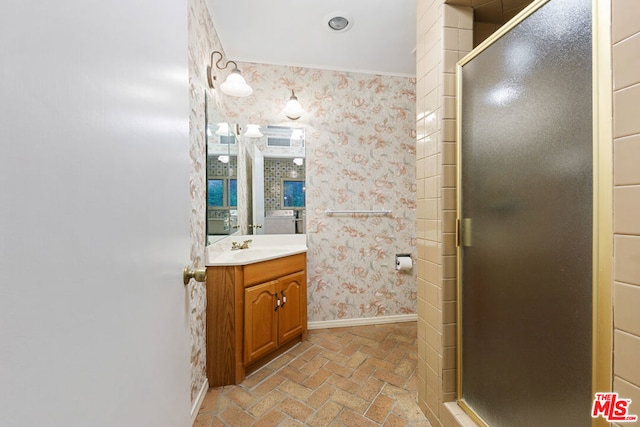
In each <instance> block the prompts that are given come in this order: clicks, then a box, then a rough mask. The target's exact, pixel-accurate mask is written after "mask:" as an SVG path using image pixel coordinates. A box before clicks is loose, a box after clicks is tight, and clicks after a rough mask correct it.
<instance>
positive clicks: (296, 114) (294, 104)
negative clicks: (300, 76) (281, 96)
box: [284, 91, 304, 120]
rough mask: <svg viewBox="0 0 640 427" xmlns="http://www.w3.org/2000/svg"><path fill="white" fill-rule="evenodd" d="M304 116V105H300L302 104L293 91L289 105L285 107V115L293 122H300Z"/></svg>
mask: <svg viewBox="0 0 640 427" xmlns="http://www.w3.org/2000/svg"><path fill="white" fill-rule="evenodd" d="M303 114H304V109H303V108H302V105H300V102H299V101H298V98H297V97H296V93H295V92H294V91H291V98H289V101H288V102H287V105H286V106H285V107H284V115H285V116H287V117H288V118H290V119H291V120H298V119H299V118H300V116H302V115H303Z"/></svg>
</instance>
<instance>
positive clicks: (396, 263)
mask: <svg viewBox="0 0 640 427" xmlns="http://www.w3.org/2000/svg"><path fill="white" fill-rule="evenodd" d="M399 258H409V259H410V260H411V264H413V258H412V257H411V254H396V262H395V266H396V270H398V259H399Z"/></svg>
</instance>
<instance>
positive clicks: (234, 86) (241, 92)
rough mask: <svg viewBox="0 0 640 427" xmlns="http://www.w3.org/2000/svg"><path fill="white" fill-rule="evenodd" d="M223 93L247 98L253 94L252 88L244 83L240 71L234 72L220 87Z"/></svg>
mask: <svg viewBox="0 0 640 427" xmlns="http://www.w3.org/2000/svg"><path fill="white" fill-rule="evenodd" d="M220 89H221V90H222V92H224V93H226V94H227V95H231V96H238V97H245V96H249V95H251V94H252V93H253V89H252V88H251V86H249V85H248V84H247V82H246V81H244V77H242V74H240V70H233V71H232V72H231V74H229V76H227V80H226V81H225V82H224V83H222V84H221V85H220Z"/></svg>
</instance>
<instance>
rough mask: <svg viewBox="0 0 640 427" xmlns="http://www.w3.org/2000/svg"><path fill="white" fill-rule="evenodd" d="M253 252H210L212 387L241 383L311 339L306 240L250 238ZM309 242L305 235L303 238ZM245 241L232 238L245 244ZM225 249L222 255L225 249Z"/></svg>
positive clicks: (209, 371)
mask: <svg viewBox="0 0 640 427" xmlns="http://www.w3.org/2000/svg"><path fill="white" fill-rule="evenodd" d="M245 237H247V238H249V239H252V242H251V243H250V244H249V248H248V249H240V250H234V251H231V250H230V249H228V248H225V247H224V246H225V245H226V246H229V243H228V242H225V241H223V242H221V243H220V244H219V245H218V247H217V248H208V254H207V257H208V262H207V279H206V286H207V376H208V379H209V386H211V387H218V386H223V385H230V384H238V383H240V382H242V380H243V379H244V377H245V375H246V373H247V372H251V371H252V370H254V369H256V368H257V367H259V366H262V365H264V364H265V363H267V362H268V361H270V360H271V359H273V358H274V357H275V356H277V355H278V354H280V353H281V352H282V351H284V350H286V349H288V348H289V347H291V346H292V345H294V344H295V343H297V342H298V341H300V340H305V339H306V336H307V271H306V266H307V256H306V251H307V248H306V243H305V240H304V239H301V238H299V237H294V236H291V237H289V238H283V236H277V235H276V236H245ZM300 237H305V236H300ZM243 238H244V237H237V238H234V237H233V236H232V237H229V238H228V239H225V240H228V241H229V242H230V241H231V240H233V241H239V242H242V241H243ZM221 248H222V250H221Z"/></svg>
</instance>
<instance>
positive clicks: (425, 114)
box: [416, 0, 473, 426]
mask: <svg viewBox="0 0 640 427" xmlns="http://www.w3.org/2000/svg"><path fill="white" fill-rule="evenodd" d="M417 19H418V24H417V28H418V35H417V76H416V77H417V107H416V114H417V115H416V120H417V121H416V129H417V157H416V165H417V168H416V174H417V183H418V194H417V199H418V219H417V232H418V357H419V363H418V368H419V369H418V374H419V380H420V383H421V387H420V388H419V392H418V403H419V405H420V407H421V408H422V410H423V412H424V413H425V414H426V416H427V418H428V419H429V421H430V422H431V423H432V424H433V425H434V426H437V425H440V424H439V421H438V420H439V419H440V413H441V406H442V404H443V402H448V401H451V400H454V399H455V390H456V388H455V378H456V371H455V360H456V359H455V339H456V324H455V321H456V319H455V316H456V307H455V295H456V290H455V286H456V280H455V279H456V256H455V254H456V246H455V222H456V188H455V187H456V145H455V141H456V121H455V118H456V111H455V105H456V104H455V93H456V84H455V71H456V70H455V66H456V63H457V62H458V60H459V59H461V58H462V57H464V55H466V54H467V53H468V52H469V51H471V49H472V47H473V46H472V45H473V13H472V11H471V8H469V7H462V6H454V5H448V4H444V2H443V0H418V2H417Z"/></svg>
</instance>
